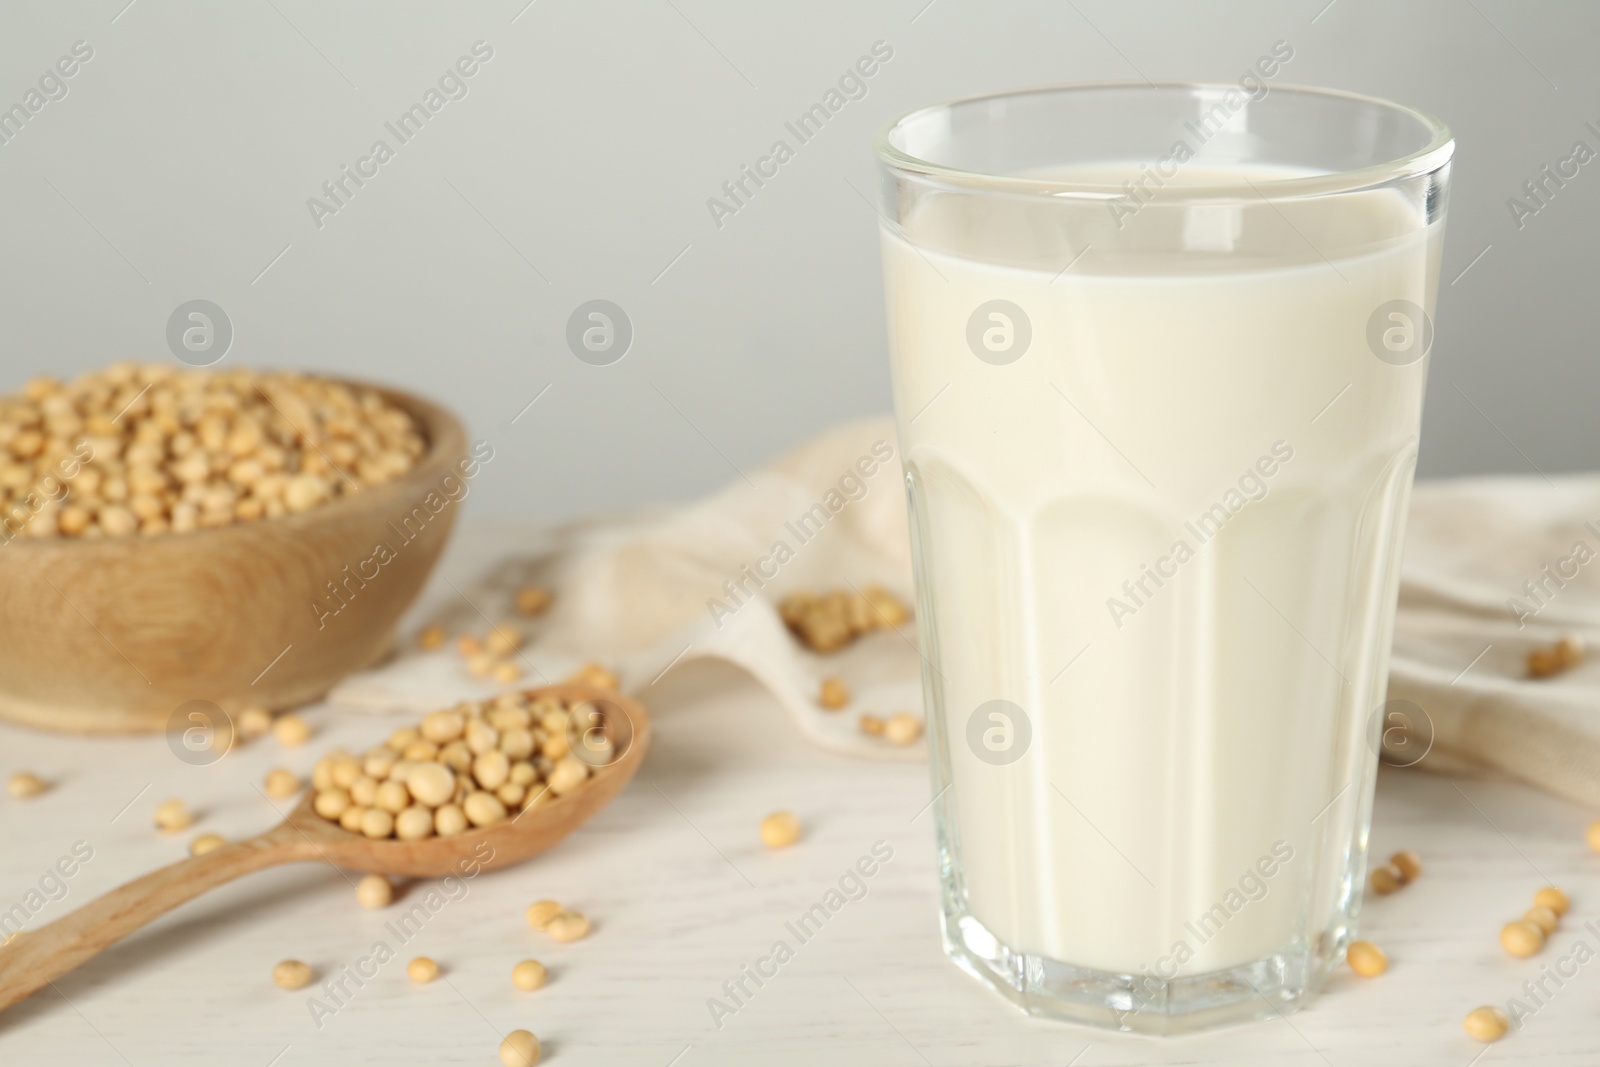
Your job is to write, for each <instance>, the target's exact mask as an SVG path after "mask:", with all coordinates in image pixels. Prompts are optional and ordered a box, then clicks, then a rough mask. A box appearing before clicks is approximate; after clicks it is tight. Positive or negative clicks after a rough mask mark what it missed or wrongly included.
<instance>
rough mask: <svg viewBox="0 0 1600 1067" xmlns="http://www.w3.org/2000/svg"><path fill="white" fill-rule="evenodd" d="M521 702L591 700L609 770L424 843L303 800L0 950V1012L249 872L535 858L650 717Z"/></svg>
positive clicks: (547, 691)
mask: <svg viewBox="0 0 1600 1067" xmlns="http://www.w3.org/2000/svg"><path fill="white" fill-rule="evenodd" d="M528 696H529V697H530V699H532V698H537V697H555V698H557V699H561V700H565V701H568V702H569V703H575V702H578V701H585V700H587V701H593V702H594V704H595V706H596V707H597V708H599V709H600V711H601V715H602V717H603V722H602V724H601V726H600V728H601V729H603V730H604V731H605V734H606V736H607V737H608V738H609V739H610V741H611V743H612V751H613V752H614V753H616V756H615V758H614V760H613V762H611V763H609V764H607V765H606V766H604V767H598V768H596V769H595V772H594V773H593V774H592V775H590V777H589V779H588V781H586V782H585V783H584V784H583V785H582V786H581V787H579V788H578V789H577V790H575V791H574V792H571V793H568V794H567V795H566V796H564V797H558V798H556V799H555V800H552V801H549V802H547V803H545V804H542V805H540V806H539V807H537V808H532V809H529V810H527V811H524V812H522V813H521V814H520V815H519V816H517V818H516V819H514V820H511V821H509V822H504V823H501V824H500V825H498V826H491V827H488V828H486V829H477V828H472V829H468V830H467V831H466V832H464V833H460V834H456V835H454V836H453V837H430V838H427V839H426V840H423V841H397V840H393V839H385V840H373V839H371V838H367V837H363V836H361V835H360V834H353V833H350V832H349V831H347V830H344V829H342V828H340V826H339V825H338V824H337V823H332V822H329V821H328V820H326V819H324V818H322V816H320V815H318V814H317V813H316V812H315V811H313V810H312V808H311V800H312V798H311V795H310V793H309V792H308V793H307V795H306V796H305V798H303V799H302V800H301V801H300V803H299V804H298V805H296V807H295V808H294V810H293V811H291V812H290V813H289V817H288V818H286V819H285V820H284V821H283V822H282V823H280V824H278V825H277V826H276V827H274V828H272V829H271V830H268V831H267V832H266V833H264V834H260V835H258V836H256V837H251V838H247V839H245V840H243V841H234V842H231V843H229V844H226V845H223V846H222V847H220V848H217V849H215V850H213V851H211V852H207V853H205V854H204V855H201V856H194V857H191V858H189V859H186V860H180V861H179V862H177V863H174V864H172V865H171V866H168V867H163V868H161V869H160V870H158V871H153V872H151V873H150V874H147V875H145V876H144V877H142V878H136V879H134V880H133V881H131V882H129V883H127V884H126V885H124V886H121V887H119V888H117V889H113V890H112V891H111V892H109V893H107V894H105V895H104V896H102V897H100V898H98V899H96V900H94V901H91V902H90V903H88V904H85V905H84V906H83V907H81V908H79V909H78V910H77V911H74V912H72V913H71V914H70V915H66V916H63V917H62V918H60V919H57V920H56V921H55V922H53V923H49V924H48V925H46V926H42V927H40V928H39V929H37V930H32V931H27V932H25V933H23V934H21V935H19V936H18V937H16V938H15V939H14V940H13V941H12V942H11V943H10V944H9V945H7V946H5V947H4V948H0V1011H4V1010H5V1009H6V1008H8V1007H10V1006H11V1005H12V1004H15V1003H16V1002H17V1001H19V1000H22V999H23V998H24V997H27V996H29V995H31V994H33V993H34V992H36V991H38V990H39V989H41V988H43V987H44V986H45V985H48V984H49V983H51V982H53V981H54V980H55V979H57V978H59V977H61V976H62V975H64V974H66V973H67V972H68V971H70V970H72V969H73V968H74V967H77V966H78V965H79V964H80V963H82V962H84V961H85V960H87V959H90V958H91V957H93V956H96V955H99V954H100V953H101V952H102V951H104V950H105V949H107V948H109V947H110V946H111V945H113V944H115V943H116V942H117V941H120V940H121V939H122V938H124V937H126V936H128V935H129V934H131V933H133V931H135V930H137V929H139V928H140V927H141V926H144V925H145V924H146V923H148V922H150V921H152V920H154V919H156V918H159V917H160V916H162V915H165V914H166V913H167V912H169V911H171V910H172V909H173V908H176V907H177V906H178V905H180V904H182V903H184V902H186V901H189V900H193V899H194V898H195V897H197V896H199V895H200V894H201V893H204V892H206V891H207V890H210V889H215V888H216V887H217V886H219V885H222V884H224V883H226V882H231V881H233V880H234V879H235V878H238V877H240V876H241V875H246V874H250V873H251V872H252V871H259V870H262V869H264V868H266V867H275V866H277V865H278V864H280V863H304V862H311V861H325V862H327V863H331V864H334V865H335V866H338V867H345V868H348V869H350V870H354V871H365V872H369V873H373V874H391V875H403V876H407V877H411V878H438V877H443V876H444V875H449V874H453V875H456V876H457V877H465V878H471V877H475V876H476V874H477V873H479V872H480V871H488V870H495V869H496V868H500V867H509V866H510V865H512V864H514V863H519V862H521V861H522V860H525V859H527V858H528V857H529V856H532V855H535V854H536V853H539V852H543V851H544V850H545V849H547V848H549V847H550V846H551V845H554V844H555V843H556V842H558V841H560V840H561V839H562V838H563V837H566V836H567V835H568V834H569V833H571V832H572V831H573V830H575V829H577V827H578V826H579V825H580V824H581V823H583V822H584V821H585V820H586V819H588V818H589V817H590V816H591V815H593V814H594V813H595V812H597V811H599V810H600V809H601V808H602V807H604V806H605V805H606V802H607V801H609V800H610V799H611V798H612V797H614V796H616V795H617V793H618V792H619V791H620V790H621V789H622V787H623V786H624V785H626V784H627V783H628V780H629V779H630V778H632V777H633V775H634V772H635V771H637V770H638V769H639V763H640V761H642V760H643V759H644V753H645V748H646V747H647V746H648V744H649V741H650V717H649V715H648V713H647V712H646V711H645V710H644V707H643V706H642V705H640V704H639V703H637V702H636V701H633V700H630V699H628V698H627V697H625V696H622V695H620V694H618V693H608V692H602V691H600V690H598V689H590V688H588V687H585V686H577V685H554V686H546V687H544V688H540V689H531V690H528Z"/></svg>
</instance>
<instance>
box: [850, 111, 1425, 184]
mask: <svg viewBox="0 0 1600 1067" xmlns="http://www.w3.org/2000/svg"><path fill="white" fill-rule="evenodd" d="M1088 90H1124V91H1137V92H1150V91H1158V92H1160V91H1169V92H1170V91H1180V92H1193V91H1195V90H1200V91H1204V92H1216V93H1227V92H1230V91H1232V92H1242V91H1244V89H1243V87H1242V86H1240V85H1239V84H1238V83H1237V82H1201V81H1160V82H1151V81H1099V82H1064V83H1059V84H1055V85H1041V86H1035V87H1032V88H1025V89H1006V90H1002V91H999V92H994V93H979V94H976V95H973V96H964V97H959V98H956V99H953V100H945V101H941V102H939V103H934V104H927V105H924V106H922V107H917V108H913V109H912V110H910V111H907V112H904V113H903V114H901V115H899V116H898V117H896V118H895V119H893V120H892V121H890V122H889V123H887V124H885V125H884V126H883V127H882V128H880V129H879V131H878V135H877V137H876V138H874V140H873V147H874V149H875V151H876V152H877V156H878V159H879V161H880V162H882V163H883V164H885V165H886V166H888V167H890V168H892V169H894V170H896V171H900V172H903V173H907V174H913V175H917V176H920V177H924V178H929V179H932V180H936V181H940V182H943V183H945V184H948V185H951V186H957V187H962V188H966V189H969V190H972V191H987V192H994V193H1009V194H1015V195H1031V196H1040V197H1047V198H1055V199H1078V198H1081V199H1085V200H1106V199H1111V198H1116V197H1121V196H1124V195H1126V190H1125V189H1124V188H1123V187H1122V186H1120V185H1105V184H1097V183H1093V182H1080V181H1061V180H1055V179H1046V178H1031V177H1030V178H1023V177H1018V176H1016V175H1006V174H990V173H986V172H983V171H976V170H968V169H965V168H961V167H951V166H947V165H945V164H942V163H935V162H933V161H932V160H928V159H922V158H920V157H918V156H913V155H911V154H910V153H908V152H904V151H901V150H900V149H899V148H897V147H895V145H894V144H893V143H892V140H891V138H892V137H893V136H894V134H895V132H896V131H897V130H900V129H901V128H903V127H904V126H905V125H906V124H907V123H909V122H911V121H913V120H915V119H918V118H921V117H923V116H925V115H930V114H933V113H935V112H939V111H949V110H951V109H953V108H957V107H960V106H961V105H963V104H976V103H982V102H985V101H998V100H1008V99H1016V98H1019V97H1027V96H1042V95H1049V94H1063V95H1064V94H1067V93H1075V92H1083V91H1088ZM1281 93H1288V94H1294V95H1299V96H1307V97H1320V98H1322V99H1332V100H1343V101H1346V102H1348V103H1355V104H1364V105H1367V106H1369V107H1373V108H1378V109H1381V110H1385V111H1389V112H1392V113H1394V114H1397V115H1400V116H1403V117H1405V118H1407V119H1410V120H1411V121H1413V122H1415V123H1417V124H1418V125H1419V126H1420V127H1421V128H1422V129H1423V130H1424V131H1426V132H1427V133H1428V135H1429V137H1428V142H1427V144H1425V145H1423V146H1422V147H1421V148H1419V149H1418V150H1416V151H1415V152H1411V153H1409V154H1407V155H1404V156H1401V157H1399V158H1398V159H1393V160H1387V161H1384V162H1381V163H1373V164H1370V165H1368V166H1364V167H1357V168H1354V169H1351V170H1343V171H1332V172H1329V173H1327V174H1311V175H1304V176H1301V177H1294V178H1265V179H1262V180H1260V181H1253V182H1252V181H1249V180H1243V181H1242V183H1241V182H1194V183H1185V184H1183V185H1176V186H1169V187H1167V188H1166V189H1164V190H1163V191H1162V196H1163V198H1164V199H1165V200H1167V201H1168V202H1169V203H1170V202H1174V201H1177V202H1181V201H1186V200H1194V201H1199V200H1215V199H1219V198H1228V199H1234V198H1239V197H1244V196H1252V195H1254V196H1261V197H1267V196H1268V195H1269V194H1270V195H1271V196H1273V197H1277V198H1291V197H1302V196H1321V195H1327V194H1330V193H1341V192H1355V191H1359V190H1361V189H1369V188H1372V187H1373V186H1376V185H1382V184H1384V183H1386V182H1391V181H1394V180H1396V179H1399V178H1410V177H1416V176H1418V175H1423V174H1430V173H1432V172H1434V171H1436V170H1438V169H1439V168H1440V167H1442V166H1444V165H1445V164H1446V163H1448V162H1449V161H1450V158H1451V156H1452V155H1453V154H1454V152H1455V136H1454V134H1452V133H1451V132H1450V127H1449V126H1447V125H1445V123H1444V122H1443V121H1442V120H1440V119H1438V118H1436V117H1435V116H1433V115H1431V114H1429V113H1428V112H1426V111H1421V110H1418V109H1417V108H1413V107H1407V106H1406V105H1404V104H1398V103H1395V102H1394V101H1392V100H1386V99H1384V98H1383V97H1377V96H1367V95H1365V94H1362V93H1353V92H1348V91H1346V90H1343V89H1326V88H1321V87H1318V86H1311V85H1297V84H1291V83H1283V84H1273V85H1271V86H1269V92H1268V95H1275V94H1281Z"/></svg>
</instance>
